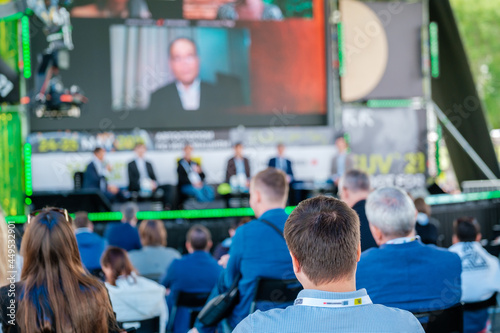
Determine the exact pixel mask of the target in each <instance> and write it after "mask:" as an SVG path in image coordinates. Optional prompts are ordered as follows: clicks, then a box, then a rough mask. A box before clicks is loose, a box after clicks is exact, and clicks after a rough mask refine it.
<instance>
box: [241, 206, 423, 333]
mask: <svg viewBox="0 0 500 333" xmlns="http://www.w3.org/2000/svg"><path fill="white" fill-rule="evenodd" d="M359 234H360V233H359V218H358V216H357V214H356V212H355V211H353V210H352V209H350V208H349V207H348V206H347V205H346V204H345V203H343V202H342V201H340V200H337V199H334V198H331V197H325V196H319V197H316V198H312V199H308V200H305V201H303V202H301V203H300V204H299V205H298V207H297V208H295V209H294V211H293V212H292V214H290V217H289V218H288V220H287V221H286V224H285V238H286V242H287V244H288V248H289V249H290V255H291V257H292V262H293V269H294V272H295V275H296V276H297V279H298V280H299V281H300V283H301V284H302V286H303V287H304V290H302V291H301V292H300V293H299V295H298V297H297V299H296V300H295V304H294V306H290V307H288V308H286V309H274V310H270V311H267V312H259V311H258V312H256V313H254V314H252V315H250V316H249V317H247V318H246V319H244V320H243V321H242V322H241V323H240V324H239V325H238V326H237V327H236V329H235V330H234V332H235V333H245V332H277V333H278V332H376V333H378V332H385V333H390V332H398V333H399V332H407V333H414V332H415V333H416V332H418V333H422V332H424V330H423V329H422V326H421V325H420V323H419V322H418V320H417V319H416V318H415V317H414V316H413V315H412V314H411V313H408V312H406V311H403V310H399V309H393V308H388V307H385V306H383V305H375V304H372V302H371V300H370V297H369V296H368V294H367V293H366V290H364V289H361V290H356V280H355V277H356V265H357V262H358V261H359V257H360V254H361V245H360V238H359Z"/></svg>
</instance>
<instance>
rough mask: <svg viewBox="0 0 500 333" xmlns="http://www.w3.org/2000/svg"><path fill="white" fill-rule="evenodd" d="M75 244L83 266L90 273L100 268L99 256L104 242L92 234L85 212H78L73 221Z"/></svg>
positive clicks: (91, 227) (103, 247)
mask: <svg viewBox="0 0 500 333" xmlns="http://www.w3.org/2000/svg"><path fill="white" fill-rule="evenodd" d="M73 227H74V228H75V236H76V242H77V243H78V250H79V251H80V257H81V259H82V264H83V266H84V267H85V268H86V269H87V270H88V271H89V272H92V271H93V270H95V269H99V268H101V263H100V260H101V256H102V253H103V252H104V249H105V247H106V241H105V240H104V239H103V238H102V237H101V236H99V235H98V234H96V233H94V225H93V224H92V222H90V220H89V218H88V214H87V213H86V212H78V213H76V214H75V218H74V219H73Z"/></svg>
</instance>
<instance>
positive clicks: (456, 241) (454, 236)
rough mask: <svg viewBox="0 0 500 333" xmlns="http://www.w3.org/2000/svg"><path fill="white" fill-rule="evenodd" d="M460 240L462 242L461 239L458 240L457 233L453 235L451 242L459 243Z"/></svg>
mask: <svg viewBox="0 0 500 333" xmlns="http://www.w3.org/2000/svg"><path fill="white" fill-rule="evenodd" d="M459 242H460V241H459V240H458V237H457V235H453V236H452V237H451V243H452V244H457V243H459Z"/></svg>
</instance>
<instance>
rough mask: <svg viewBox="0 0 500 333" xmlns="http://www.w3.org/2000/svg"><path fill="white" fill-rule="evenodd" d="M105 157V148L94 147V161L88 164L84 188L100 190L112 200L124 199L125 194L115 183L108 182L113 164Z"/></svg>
mask: <svg viewBox="0 0 500 333" xmlns="http://www.w3.org/2000/svg"><path fill="white" fill-rule="evenodd" d="M105 157H106V150H105V149H104V148H101V147H97V148H95V149H94V154H93V157H92V161H91V162H90V163H89V164H88V165H87V168H86V169H85V173H84V174H83V184H82V188H84V189H96V190H100V191H101V192H102V193H103V194H104V195H105V196H106V197H107V198H108V199H109V201H111V202H113V201H115V200H122V199H123V195H122V193H121V192H120V189H119V188H118V187H117V186H115V185H111V184H108V181H107V179H106V178H107V177H108V176H109V172H110V171H111V165H110V164H108V163H106V162H105V159H104V158H105Z"/></svg>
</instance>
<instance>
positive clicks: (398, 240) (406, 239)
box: [386, 236, 420, 245]
mask: <svg viewBox="0 0 500 333" xmlns="http://www.w3.org/2000/svg"><path fill="white" fill-rule="evenodd" d="M417 239H420V236H415V237H401V238H396V239H391V240H390V241H387V242H386V244H393V245H397V244H406V243H410V242H413V241H416V240H417Z"/></svg>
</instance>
